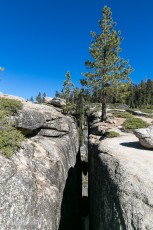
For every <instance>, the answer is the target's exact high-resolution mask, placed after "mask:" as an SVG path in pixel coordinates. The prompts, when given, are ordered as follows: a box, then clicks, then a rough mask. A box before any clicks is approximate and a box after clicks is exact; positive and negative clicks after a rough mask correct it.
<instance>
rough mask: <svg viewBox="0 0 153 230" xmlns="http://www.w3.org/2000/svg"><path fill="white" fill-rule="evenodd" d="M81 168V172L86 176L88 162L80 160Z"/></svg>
mask: <svg viewBox="0 0 153 230" xmlns="http://www.w3.org/2000/svg"><path fill="white" fill-rule="evenodd" d="M81 169H82V173H83V174H84V175H85V176H87V173H88V162H86V161H81Z"/></svg>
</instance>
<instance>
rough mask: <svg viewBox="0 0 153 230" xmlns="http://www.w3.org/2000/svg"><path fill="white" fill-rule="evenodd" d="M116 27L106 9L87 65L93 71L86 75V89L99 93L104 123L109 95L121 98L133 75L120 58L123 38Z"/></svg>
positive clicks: (106, 8)
mask: <svg viewBox="0 0 153 230" xmlns="http://www.w3.org/2000/svg"><path fill="white" fill-rule="evenodd" d="M115 25H116V23H115V22H113V19H112V12H111V9H110V8H109V7H107V6H105V7H104V8H103V11H102V20H101V21H99V26H100V29H101V33H100V34H96V33H95V32H91V35H92V37H93V41H92V42H91V47H90V49H89V51H90V54H91V56H92V61H90V60H88V61H86V62H85V65H86V67H87V68H88V69H90V70H89V71H88V72H87V73H85V77H86V82H87V86H88V87H90V88H92V91H93V92H94V91H95V90H97V87H98V88H99V89H100V101H101V104H102V116H101V121H105V120H106V105H107V93H108V92H112V94H113V92H114V93H115V95H117V96H118V94H119V92H120V90H121V91H122V95H123V94H124V92H126V89H127V88H128V86H129V85H128V83H129V82H130V78H129V74H130V73H131V71H132V69H131V67H130V65H128V62H127V61H125V60H124V59H123V58H121V57H120V56H119V53H120V52H121V48H120V44H121V41H122V38H121V36H120V31H116V30H115V29H114V27H115ZM112 96H113V95H112Z"/></svg>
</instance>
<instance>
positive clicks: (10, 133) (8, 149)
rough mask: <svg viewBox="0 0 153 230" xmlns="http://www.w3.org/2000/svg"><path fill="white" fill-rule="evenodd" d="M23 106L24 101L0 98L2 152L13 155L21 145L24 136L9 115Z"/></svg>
mask: <svg viewBox="0 0 153 230" xmlns="http://www.w3.org/2000/svg"><path fill="white" fill-rule="evenodd" d="M21 107H22V102H20V101H16V100H13V99H5V98H0V152H1V153H2V154H4V155H5V156H6V157H11V156H12V155H13V153H14V151H16V150H17V149H18V148H19V147H20V144H21V142H22V141H24V136H23V135H22V134H21V132H20V131H19V130H17V129H15V128H14V127H13V125H12V122H11V119H10V118H9V116H11V115H12V114H14V113H16V112H17V111H18V110H19V109H20V108H21Z"/></svg>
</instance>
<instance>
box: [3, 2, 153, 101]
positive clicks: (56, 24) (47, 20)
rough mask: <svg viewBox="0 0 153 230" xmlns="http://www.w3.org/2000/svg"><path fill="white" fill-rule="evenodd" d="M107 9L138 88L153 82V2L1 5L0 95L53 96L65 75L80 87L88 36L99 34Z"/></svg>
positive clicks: (13, 3) (88, 41)
mask: <svg viewBox="0 0 153 230" xmlns="http://www.w3.org/2000/svg"><path fill="white" fill-rule="evenodd" d="M104 5H108V6H110V7H111V9H112V12H113V18H114V21H116V22H117V24H118V25H117V29H120V30H121V31H122V36H123V37H124V41H123V42H122V48H123V52H122V53H121V56H123V57H124V58H126V59H129V60H130V64H131V66H132V67H133V68H134V69H135V71H134V72H133V73H132V75H131V77H132V79H133V81H134V82H135V83H138V82H140V81H141V80H142V79H146V78H151V79H153V13H152V9H153V1H152V0H124V1H123V0H2V1H1V3H0V22H1V23H0V24H1V27H0V66H4V67H5V71H4V72H1V73H0V78H1V81H0V91H1V92H3V93H7V94H13V95H18V96H22V97H24V98H29V97H30V96H31V95H33V96H34V97H35V96H36V95H37V93H38V92H39V91H41V92H44V91H45V92H46V93H47V95H48V96H54V94H55V91H56V90H59V91H60V90H61V88H62V84H63V81H64V80H65V73H66V71H67V70H69V71H70V72H71V76H72V80H73V82H74V83H75V84H76V85H77V86H79V79H80V78H81V77H82V76H81V73H82V72H85V66H84V62H85V61H86V60H87V59H89V58H90V55H89V51H88V48H89V46H90V41H91V36H90V31H98V23H97V21H98V20H99V19H101V11H102V8H103V6H104Z"/></svg>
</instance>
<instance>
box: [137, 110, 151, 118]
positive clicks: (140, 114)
mask: <svg viewBox="0 0 153 230" xmlns="http://www.w3.org/2000/svg"><path fill="white" fill-rule="evenodd" d="M133 114H134V115H137V116H144V117H145V116H148V115H149V113H144V112H141V111H139V110H138V111H134V112H133Z"/></svg>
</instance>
